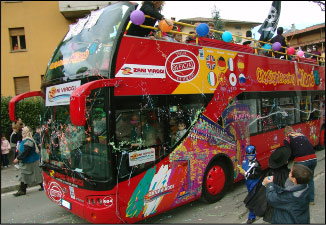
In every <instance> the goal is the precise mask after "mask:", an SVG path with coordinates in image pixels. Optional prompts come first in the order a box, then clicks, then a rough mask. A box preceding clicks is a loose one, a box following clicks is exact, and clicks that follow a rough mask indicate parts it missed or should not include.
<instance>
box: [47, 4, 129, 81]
mask: <svg viewBox="0 0 326 225" xmlns="http://www.w3.org/2000/svg"><path fill="white" fill-rule="evenodd" d="M130 5H131V3H129V2H121V3H116V4H113V5H110V6H107V7H105V8H102V9H100V10H97V11H92V13H91V14H90V15H88V16H87V17H86V18H83V19H79V21H78V23H76V24H73V25H70V28H69V32H68V33H67V34H66V36H65V37H64V39H63V40H62V42H61V43H60V44H59V46H58V47H57V49H56V51H55V52H54V54H53V56H52V58H51V59H50V62H49V65H48V69H47V71H46V76H45V81H46V82H49V81H51V80H52V81H53V80H56V79H62V78H65V77H69V78H70V79H73V77H74V76H77V78H79V77H80V76H81V75H84V76H85V75H87V76H92V75H94V76H95V75H98V74H101V75H102V76H106V75H107V74H108V69H109V63H110V57H111V53H112V45H113V42H114V40H115V38H116V37H117V36H118V34H117V31H118V28H119V26H120V24H121V21H122V19H123V17H124V16H125V14H126V12H127V10H128V8H129V6H130Z"/></svg>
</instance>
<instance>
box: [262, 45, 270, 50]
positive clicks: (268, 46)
mask: <svg viewBox="0 0 326 225" xmlns="http://www.w3.org/2000/svg"><path fill="white" fill-rule="evenodd" d="M271 48H272V46H271V45H269V44H264V45H263V49H265V50H270V49H271Z"/></svg>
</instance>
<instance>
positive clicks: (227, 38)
mask: <svg viewBox="0 0 326 225" xmlns="http://www.w3.org/2000/svg"><path fill="white" fill-rule="evenodd" d="M222 39H223V41H225V42H230V41H231V40H232V33H231V32H230V31H225V32H224V33H223V34H222Z"/></svg>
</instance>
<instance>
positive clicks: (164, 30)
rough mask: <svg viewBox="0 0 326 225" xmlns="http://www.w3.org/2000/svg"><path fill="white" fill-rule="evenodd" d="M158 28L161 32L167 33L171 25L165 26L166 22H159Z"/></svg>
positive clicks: (171, 27)
mask: <svg viewBox="0 0 326 225" xmlns="http://www.w3.org/2000/svg"><path fill="white" fill-rule="evenodd" d="M172 23H173V22H172ZM158 27H159V28H160V29H161V31H163V32H169V31H170V30H172V29H173V24H172V25H171V26H169V24H167V22H166V21H165V20H160V22H159V23H158Z"/></svg>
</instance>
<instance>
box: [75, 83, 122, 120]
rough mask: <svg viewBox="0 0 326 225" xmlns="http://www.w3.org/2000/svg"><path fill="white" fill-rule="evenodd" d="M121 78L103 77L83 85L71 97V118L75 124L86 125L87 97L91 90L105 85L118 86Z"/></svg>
mask: <svg viewBox="0 0 326 225" xmlns="http://www.w3.org/2000/svg"><path fill="white" fill-rule="evenodd" d="M120 82H121V80H117V79H101V80H95V81H92V82H89V83H86V84H83V85H81V86H80V87H78V88H77V89H76V90H74V92H73V93H72V95H71V97H70V119H71V123H72V124H73V125H75V126H84V125H85V122H86V116H85V114H86V98H87V97H88V96H89V95H90V93H91V91H92V90H94V89H97V88H103V87H117V86H118V85H119V83H120Z"/></svg>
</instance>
